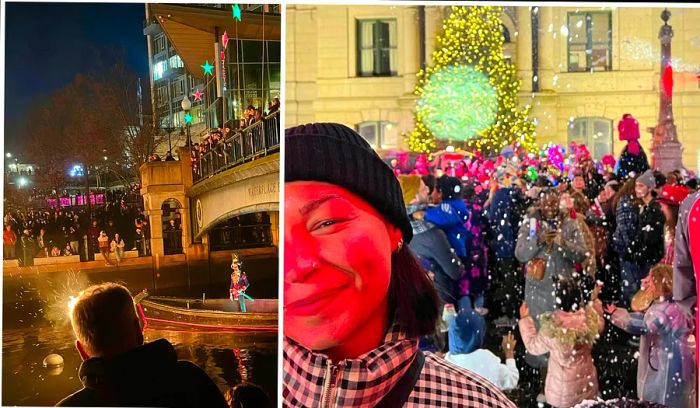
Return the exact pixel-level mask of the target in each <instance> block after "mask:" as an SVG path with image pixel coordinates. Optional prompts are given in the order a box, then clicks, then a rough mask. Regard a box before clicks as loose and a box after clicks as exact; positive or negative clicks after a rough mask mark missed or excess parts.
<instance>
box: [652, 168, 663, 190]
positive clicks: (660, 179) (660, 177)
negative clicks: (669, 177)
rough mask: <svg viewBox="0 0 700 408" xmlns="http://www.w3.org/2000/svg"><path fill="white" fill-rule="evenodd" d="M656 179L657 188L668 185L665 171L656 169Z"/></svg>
mask: <svg viewBox="0 0 700 408" xmlns="http://www.w3.org/2000/svg"><path fill="white" fill-rule="evenodd" d="M654 181H655V182H656V188H661V187H663V186H665V185H666V176H665V175H664V173H662V172H660V171H658V170H656V171H654Z"/></svg>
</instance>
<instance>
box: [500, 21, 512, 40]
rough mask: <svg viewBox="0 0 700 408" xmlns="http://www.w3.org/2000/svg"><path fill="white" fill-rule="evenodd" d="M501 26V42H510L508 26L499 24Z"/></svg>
mask: <svg viewBox="0 0 700 408" xmlns="http://www.w3.org/2000/svg"><path fill="white" fill-rule="evenodd" d="M501 28H502V29H503V42H504V43H505V44H508V43H510V31H509V30H508V27H506V25H505V24H501Z"/></svg>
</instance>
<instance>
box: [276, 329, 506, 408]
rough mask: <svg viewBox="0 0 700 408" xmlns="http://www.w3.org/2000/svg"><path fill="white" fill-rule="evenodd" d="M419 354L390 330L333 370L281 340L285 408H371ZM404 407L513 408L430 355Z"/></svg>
mask: <svg viewBox="0 0 700 408" xmlns="http://www.w3.org/2000/svg"><path fill="white" fill-rule="evenodd" d="M417 351H418V342H417V340H415V339H408V338H406V336H405V335H403V334H402V333H401V332H400V331H398V330H390V331H389V333H387V335H386V337H385V339H384V343H383V344H382V345H380V346H379V347H378V348H376V349H374V350H372V351H370V352H368V353H365V354H363V355H362V356H360V357H358V358H356V359H348V360H343V361H341V362H339V363H338V364H333V363H332V362H331V361H330V360H329V359H328V357H327V356H325V355H322V354H317V353H314V352H312V351H310V350H308V349H306V348H304V347H302V346H301V345H299V344H298V343H296V342H294V341H293V340H291V339H289V338H287V337H285V338H284V350H283V369H284V380H283V381H284V389H283V392H282V398H283V401H284V402H283V404H284V406H285V407H304V408H308V407H322V408H325V407H351V406H352V407H372V406H374V405H375V404H377V403H378V402H379V401H380V400H381V399H382V397H384V395H385V394H387V393H388V392H389V391H390V390H391V389H392V387H393V386H394V385H395V384H396V383H397V382H398V381H399V379H400V378H401V376H402V375H403V374H404V373H405V372H406V370H408V368H409V367H410V365H411V363H412V362H413V358H414V356H415V355H416V352H417ZM404 407H474V408H485V407H494V408H496V407H497V408H515V404H513V403H512V402H511V401H510V400H508V398H506V397H505V395H503V393H501V391H500V390H499V389H498V388H497V387H496V386H495V385H493V384H491V383H490V382H488V381H487V380H485V379H484V378H482V377H480V376H478V375H476V374H474V373H472V372H471V371H468V370H465V369H463V368H460V367H457V366H455V365H453V364H451V363H449V362H447V361H445V360H444V359H442V358H440V357H437V356H435V355H434V354H432V353H426V356H425V365H424V366H423V370H422V371H421V374H420V377H419V378H418V381H417V382H416V384H415V385H414V386H413V391H412V392H411V394H410V395H409V397H408V401H407V402H406V404H404Z"/></svg>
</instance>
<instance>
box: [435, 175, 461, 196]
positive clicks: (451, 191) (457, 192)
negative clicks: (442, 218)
mask: <svg viewBox="0 0 700 408" xmlns="http://www.w3.org/2000/svg"><path fill="white" fill-rule="evenodd" d="M457 187H459V188H457ZM437 188H438V190H439V191H440V194H441V195H442V199H443V200H451V199H453V198H459V197H461V196H462V181H461V180H460V179H458V178H457V177H450V176H448V175H446V174H445V175H443V176H442V177H440V178H439V179H438V180H437Z"/></svg>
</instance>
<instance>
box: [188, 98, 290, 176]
mask: <svg viewBox="0 0 700 408" xmlns="http://www.w3.org/2000/svg"><path fill="white" fill-rule="evenodd" d="M279 149H280V123H279V111H277V112H274V113H273V114H271V115H268V116H267V117H265V118H263V120H261V121H259V122H256V123H254V124H252V125H250V126H248V127H247V128H245V129H241V130H238V131H236V132H235V133H234V134H233V135H231V136H230V137H228V138H226V139H224V140H223V141H220V142H219V143H218V144H217V146H216V147H215V148H213V149H212V150H209V151H208V152H206V153H204V154H203V155H201V156H199V157H198V159H197V162H196V163H195V166H193V168H192V179H193V181H194V182H195V183H197V182H200V181H202V180H204V179H206V178H209V177H211V176H213V175H215V174H218V173H220V172H222V171H224V170H228V169H230V168H232V167H235V166H238V165H240V164H243V163H246V162H248V161H251V160H253V159H255V158H257V157H260V156H266V155H268V154H270V153H274V152H277V151H279Z"/></svg>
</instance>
